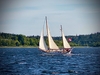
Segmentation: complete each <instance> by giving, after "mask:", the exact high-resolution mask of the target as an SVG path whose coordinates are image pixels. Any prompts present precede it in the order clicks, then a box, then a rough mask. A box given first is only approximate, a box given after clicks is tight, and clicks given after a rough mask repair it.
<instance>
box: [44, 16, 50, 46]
mask: <svg viewBox="0 0 100 75" xmlns="http://www.w3.org/2000/svg"><path fill="white" fill-rule="evenodd" d="M45 20H46V29H47V36H48V23H47V16H45ZM49 47H50V45H49V38H48V48H49Z"/></svg>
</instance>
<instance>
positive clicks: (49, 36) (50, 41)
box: [47, 28, 59, 49]
mask: <svg viewBox="0 0 100 75" xmlns="http://www.w3.org/2000/svg"><path fill="white" fill-rule="evenodd" d="M47 30H48V31H47V32H48V41H49V48H50V49H59V47H58V46H57V45H56V43H55V42H54V40H53V39H52V37H51V35H50V30H49V28H48V29H47Z"/></svg>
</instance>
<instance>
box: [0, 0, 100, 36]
mask: <svg viewBox="0 0 100 75" xmlns="http://www.w3.org/2000/svg"><path fill="white" fill-rule="evenodd" d="M45 16H47V18H48V25H49V28H50V31H51V35H52V36H60V35H61V34H60V25H62V26H63V31H64V33H65V35H76V34H77V35H79V34H91V33H96V32H100V1H99V0H0V32H6V33H14V34H24V35H40V33H41V30H42V29H43V25H44V24H45ZM45 34H46V33H45Z"/></svg>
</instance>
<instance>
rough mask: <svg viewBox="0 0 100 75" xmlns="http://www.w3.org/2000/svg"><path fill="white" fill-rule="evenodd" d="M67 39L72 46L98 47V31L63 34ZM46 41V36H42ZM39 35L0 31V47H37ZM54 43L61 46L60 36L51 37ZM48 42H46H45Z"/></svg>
mask: <svg viewBox="0 0 100 75" xmlns="http://www.w3.org/2000/svg"><path fill="white" fill-rule="evenodd" d="M65 37H66V38H67V39H68V38H70V39H71V41H69V44H70V45H71V46H72V47H76V46H88V47H100V32H97V33H91V34H88V35H76V36H65ZM44 38H45V41H46V43H47V41H48V40H47V37H46V36H44ZM39 39H40V36H38V35H37V36H34V35H33V36H25V35H22V34H11V33H0V47H4V46H7V47H9V46H10V47H16V46H18V47H20V46H22V47H23V46H25V47H27V46H29V47H38V45H39ZM53 39H54V41H55V43H56V44H57V45H58V46H59V47H62V38H61V36H59V37H53ZM47 44H48V43H47Z"/></svg>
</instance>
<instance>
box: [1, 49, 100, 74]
mask: <svg viewBox="0 0 100 75" xmlns="http://www.w3.org/2000/svg"><path fill="white" fill-rule="evenodd" d="M0 75H100V48H74V49H73V51H72V54H70V55H68V54H46V53H43V52H41V51H40V50H39V49H37V48H0Z"/></svg>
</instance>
